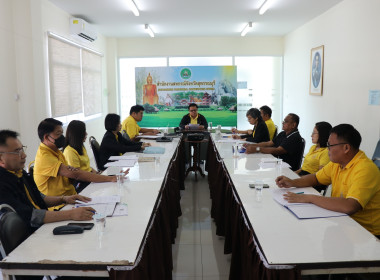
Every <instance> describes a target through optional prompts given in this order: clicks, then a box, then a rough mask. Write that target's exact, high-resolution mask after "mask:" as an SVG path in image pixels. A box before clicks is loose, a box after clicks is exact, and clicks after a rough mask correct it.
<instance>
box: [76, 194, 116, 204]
mask: <svg viewBox="0 0 380 280" xmlns="http://www.w3.org/2000/svg"><path fill="white" fill-rule="evenodd" d="M76 202H77V203H78V204H82V205H83V204H87V205H90V204H103V203H117V202H120V195H108V196H106V195H105V196H95V197H91V201H89V202H83V201H80V200H77V201H76Z"/></svg>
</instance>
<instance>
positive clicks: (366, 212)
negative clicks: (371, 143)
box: [316, 151, 380, 235]
mask: <svg viewBox="0 0 380 280" xmlns="http://www.w3.org/2000/svg"><path fill="white" fill-rule="evenodd" d="M316 176H317V180H318V182H319V183H321V184H323V185H329V184H331V183H332V192H331V196H332V197H344V198H353V199H355V200H357V201H358V202H359V203H360V205H361V206H362V208H363V209H362V210H359V211H358V212H356V213H355V214H353V215H351V217H352V218H353V219H354V220H355V221H357V222H358V223H359V224H361V225H362V226H363V227H364V228H366V229H367V230H368V231H369V232H371V233H372V234H374V235H380V172H379V170H378V168H377V166H376V165H375V164H374V163H373V162H372V161H371V160H370V159H369V158H368V157H367V156H366V155H365V153H364V152H362V151H359V152H358V153H357V154H356V155H355V157H354V158H353V159H352V160H351V161H350V162H349V163H348V164H347V165H346V166H345V167H344V168H343V169H342V168H341V167H340V164H338V163H333V162H330V163H329V164H327V165H326V166H325V167H324V168H322V169H321V170H319V171H318V172H317V174H316Z"/></svg>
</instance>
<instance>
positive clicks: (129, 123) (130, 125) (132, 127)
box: [121, 116, 141, 139]
mask: <svg viewBox="0 0 380 280" xmlns="http://www.w3.org/2000/svg"><path fill="white" fill-rule="evenodd" d="M121 129H122V130H125V131H126V132H127V134H128V136H129V138H130V139H133V138H135V137H136V136H137V135H139V133H140V129H141V128H140V127H139V125H138V124H137V122H136V120H135V119H134V118H133V117H132V116H129V117H128V118H126V119H125V120H124V121H123V123H122V124H121Z"/></svg>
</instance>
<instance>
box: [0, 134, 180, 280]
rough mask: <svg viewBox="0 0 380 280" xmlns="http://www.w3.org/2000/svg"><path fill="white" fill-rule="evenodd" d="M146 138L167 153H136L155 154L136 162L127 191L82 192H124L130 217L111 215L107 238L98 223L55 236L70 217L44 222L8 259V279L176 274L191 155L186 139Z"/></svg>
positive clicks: (94, 191) (94, 190)
mask: <svg viewBox="0 0 380 280" xmlns="http://www.w3.org/2000/svg"><path fill="white" fill-rule="evenodd" d="M144 142H151V143H152V145H153V146H160V147H164V148H165V153H164V154H143V153H136V155H137V156H138V157H139V158H141V157H150V158H151V159H152V157H154V159H153V161H147V162H138V163H137V164H136V165H135V166H134V167H131V168H130V171H129V174H128V175H127V179H126V180H125V182H124V184H123V185H124V186H123V188H122V189H121V191H120V189H119V188H118V186H117V183H91V184H90V185H89V186H88V187H87V188H85V189H84V190H83V192H82V193H81V194H83V195H86V196H89V197H96V196H108V195H115V194H121V200H122V202H123V203H126V204H127V205H128V215H127V216H117V217H107V218H106V227H105V231H104V234H103V237H102V239H101V242H99V239H98V236H97V233H96V230H95V227H94V228H93V229H92V230H85V231H84V232H83V233H82V234H71V235H53V229H54V228H55V227H57V226H61V225H66V224H67V223H68V221H65V222H57V223H50V224H44V225H43V226H41V227H40V228H39V229H38V230H37V231H36V232H35V233H33V234H32V235H31V236H30V237H29V238H28V239H27V240H25V241H24V242H23V243H22V244H21V245H20V246H18V247H17V248H16V249H15V250H14V251H12V252H11V253H10V254H9V255H8V256H7V257H5V258H4V259H3V260H2V262H1V263H0V266H1V269H2V273H3V277H4V279H8V276H9V275H60V276H95V277H102V276H103V277H108V276H110V278H112V279H126V278H127V279H170V278H171V273H172V256H171V245H172V243H174V239H175V234H176V229H177V227H178V217H179V216H180V215H181V209H180V204H179V202H180V192H179V190H180V189H181V188H182V189H183V181H184V178H183V177H182V176H183V174H184V173H185V171H184V161H185V160H184V156H183V153H181V151H182V148H181V141H180V138H174V139H173V141H172V142H168V143H156V142H155V141H153V140H144ZM128 154H129V155H130V154H132V153H128ZM112 169H113V170H114V169H115V167H110V168H109V169H108V172H110V170H112ZM117 169H120V168H117ZM106 174H107V173H106ZM71 207H73V205H67V206H65V208H63V209H62V210H61V211H65V209H69V208H71ZM89 222H92V221H89ZM155 275H156V276H157V277H158V278H156V276H155Z"/></svg>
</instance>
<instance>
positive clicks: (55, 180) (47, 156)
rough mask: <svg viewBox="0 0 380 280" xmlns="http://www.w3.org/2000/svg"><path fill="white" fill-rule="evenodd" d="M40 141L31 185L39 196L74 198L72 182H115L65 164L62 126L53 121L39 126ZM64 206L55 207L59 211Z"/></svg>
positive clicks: (107, 177) (114, 177) (41, 123)
mask: <svg viewBox="0 0 380 280" xmlns="http://www.w3.org/2000/svg"><path fill="white" fill-rule="evenodd" d="M38 136H39V138H40V140H41V143H40V146H39V147H38V150H37V154H36V158H35V160H34V171H33V176H34V181H35V182H36V185H37V187H38V189H39V191H40V192H41V193H43V194H44V195H47V196H69V195H74V194H76V191H75V187H74V185H73V184H72V183H71V179H72V180H76V181H85V182H116V176H103V175H99V174H96V173H92V172H88V171H83V170H80V169H77V168H74V167H71V166H69V165H68V164H67V161H66V159H65V157H64V155H63V153H62V152H61V150H60V149H61V148H62V147H63V146H64V145H65V136H63V129H62V123H61V122H60V121H58V120H55V119H53V118H47V119H44V120H43V121H42V122H40V124H39V125H38ZM62 206H63V205H59V206H56V207H54V209H58V208H60V207H62Z"/></svg>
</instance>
